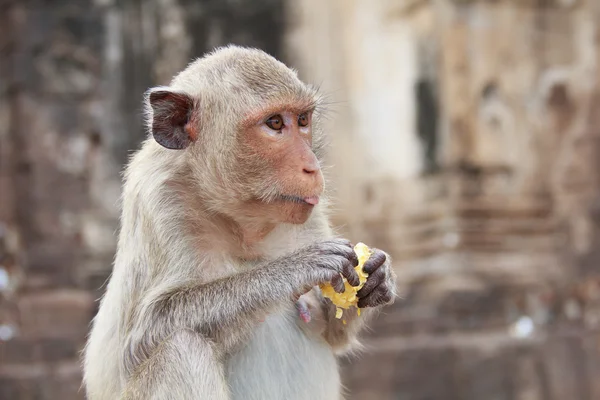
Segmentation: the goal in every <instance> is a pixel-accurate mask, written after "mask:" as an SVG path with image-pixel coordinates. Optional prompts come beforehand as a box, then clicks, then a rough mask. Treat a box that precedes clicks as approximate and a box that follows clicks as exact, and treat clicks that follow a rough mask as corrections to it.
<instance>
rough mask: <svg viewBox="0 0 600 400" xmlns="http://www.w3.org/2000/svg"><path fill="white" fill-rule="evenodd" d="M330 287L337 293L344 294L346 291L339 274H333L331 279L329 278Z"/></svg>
mask: <svg viewBox="0 0 600 400" xmlns="http://www.w3.org/2000/svg"><path fill="white" fill-rule="evenodd" d="M331 286H333V290H335V291H336V292H337V293H344V292H345V291H346V286H345V285H344V280H343V279H342V276H341V275H340V274H335V275H334V276H333V278H331Z"/></svg>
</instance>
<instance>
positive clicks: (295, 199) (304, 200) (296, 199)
mask: <svg viewBox="0 0 600 400" xmlns="http://www.w3.org/2000/svg"><path fill="white" fill-rule="evenodd" d="M278 198H279V200H281V201H285V202H290V203H297V204H309V205H311V206H316V205H317V204H319V196H308V197H300V196H292V195H288V194H281V195H279V196H278Z"/></svg>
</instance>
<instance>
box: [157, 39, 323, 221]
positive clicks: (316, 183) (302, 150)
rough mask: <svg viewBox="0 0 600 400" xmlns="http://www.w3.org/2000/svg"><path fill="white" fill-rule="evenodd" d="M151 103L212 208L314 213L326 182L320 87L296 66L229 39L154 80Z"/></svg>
mask: <svg viewBox="0 0 600 400" xmlns="http://www.w3.org/2000/svg"><path fill="white" fill-rule="evenodd" d="M146 105H147V111H148V115H149V118H148V123H149V130H150V132H151V133H152V135H153V137H154V139H155V140H156V142H157V143H159V144H160V145H162V146H163V147H164V151H165V152H178V153H179V154H180V156H179V157H182V158H183V159H184V163H183V165H185V168H186V169H187V170H188V171H182V173H183V174H186V173H189V174H190V176H191V177H192V179H191V182H193V184H194V185H196V186H197V187H196V190H197V193H198V196H199V198H200V199H202V203H203V205H204V206H205V207H206V208H207V210H208V211H210V212H212V213H221V214H225V215H227V216H228V217H229V218H231V219H233V220H234V221H236V222H238V223H248V222H250V223H258V224H264V223H269V224H276V223H282V222H283V223H295V224H298V223H303V222H305V221H306V220H307V219H308V217H309V215H310V212H311V210H312V208H313V206H314V203H316V202H317V201H318V197H319V196H320V195H321V194H322V192H323V189H324V182H323V175H322V173H321V170H320V167H319V160H318V159H317V157H316V155H315V153H317V154H318V153H319V151H318V150H319V149H318V147H319V142H320V137H319V132H318V129H317V127H316V126H315V125H316V122H317V120H318V113H319V111H320V110H319V105H320V97H319V95H318V94H317V92H316V90H314V89H313V88H311V87H310V86H308V85H306V84H304V83H303V82H302V81H300V79H299V78H298V76H297V74H296V72H295V71H293V70H291V69H289V68H288V67H286V66H285V65H284V64H283V63H281V62H279V61H277V60H276V59H275V58H273V57H271V56H269V55H268V54H266V53H264V52H263V51H260V50H257V49H249V48H242V47H237V46H228V47H224V48H219V49H217V50H215V51H214V52H213V53H211V54H208V55H207V56H205V57H203V58H200V59H198V60H196V61H195V62H193V63H191V64H190V65H189V66H188V67H187V68H186V69H185V70H184V71H183V72H181V73H180V74H178V75H177V76H176V77H175V78H174V79H173V81H172V82H171V84H170V86H168V87H158V88H154V89H152V90H150V91H149V92H148V96H147V101H146ZM273 116H280V117H281V118H282V121H279V119H277V118H276V119H275V120H272V119H271V120H270V121H268V122H267V120H269V118H270V117H273ZM299 119H300V120H301V123H299V122H298V121H299ZM273 121H275V123H273ZM280 122H283V128H282V129H281V130H277V129H274V128H277V127H278V126H279V125H280V124H279V123H280ZM301 125H304V126H301Z"/></svg>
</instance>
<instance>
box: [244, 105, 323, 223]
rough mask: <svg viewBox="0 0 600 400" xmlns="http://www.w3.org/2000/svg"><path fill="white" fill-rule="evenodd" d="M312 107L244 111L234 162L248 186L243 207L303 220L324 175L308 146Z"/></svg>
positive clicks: (275, 219)
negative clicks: (244, 173)
mask: <svg viewBox="0 0 600 400" xmlns="http://www.w3.org/2000/svg"><path fill="white" fill-rule="evenodd" d="M312 111H313V110H312V107H302V106H300V105H295V104H289V105H286V106H282V105H281V104H280V105H278V106H276V107H272V108H270V109H267V110H264V111H260V112H258V113H254V114H251V115H249V116H248V117H247V118H246V119H245V120H244V123H243V129H242V130H241V134H240V139H239V140H240V143H241V145H242V149H243V150H242V151H241V153H240V154H241V156H240V157H238V165H239V168H241V170H242V171H245V172H247V173H248V175H246V176H245V179H246V180H247V182H249V183H250V185H247V188H248V189H250V191H251V193H252V194H251V197H250V199H249V202H248V206H249V210H252V211H251V212H253V213H257V214H258V215H256V217H262V218H264V219H265V220H269V221H271V222H283V223H292V224H301V223H304V222H305V221H306V220H307V219H308V217H309V216H310V213H311V211H312V209H313V208H314V207H315V205H317V204H318V203H319V197H320V196H321V194H322V193H323V188H324V181H323V174H322V173H321V168H320V165H319V161H318V159H317V157H316V156H315V154H314V152H313V150H312V131H313V126H312Z"/></svg>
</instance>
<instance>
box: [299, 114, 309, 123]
mask: <svg viewBox="0 0 600 400" xmlns="http://www.w3.org/2000/svg"><path fill="white" fill-rule="evenodd" d="M307 125H308V115H307V114H306V113H304V114H300V115H299V116H298V126H307Z"/></svg>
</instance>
